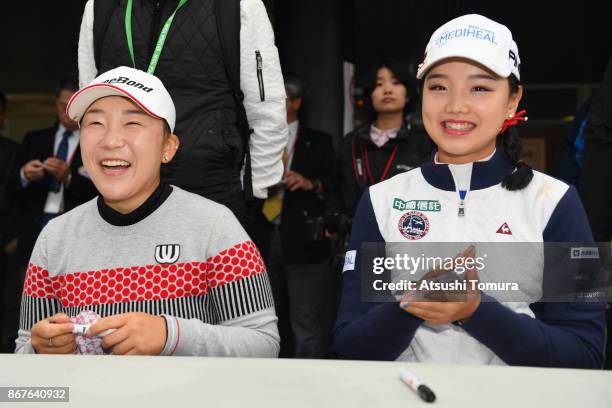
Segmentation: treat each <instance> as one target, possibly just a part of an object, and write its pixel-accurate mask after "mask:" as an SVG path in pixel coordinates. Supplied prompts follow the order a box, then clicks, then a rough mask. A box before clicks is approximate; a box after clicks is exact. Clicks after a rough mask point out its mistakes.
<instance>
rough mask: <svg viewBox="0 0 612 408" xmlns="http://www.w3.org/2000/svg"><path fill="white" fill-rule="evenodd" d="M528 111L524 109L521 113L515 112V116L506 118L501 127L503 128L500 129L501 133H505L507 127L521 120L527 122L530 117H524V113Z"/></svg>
mask: <svg viewBox="0 0 612 408" xmlns="http://www.w3.org/2000/svg"><path fill="white" fill-rule="evenodd" d="M525 113H527V111H526V110H525V109H523V110H522V111H520V112H519V113H517V114H515V115H514V116H512V117H511V118H509V119H506V120H504V124H503V125H502V127H501V130H500V131H499V133H504V132H505V131H506V129H508V128H509V127H510V126H514V125H516V124H518V123H519V121H522V122H526V121H527V119H529V118H528V117H526V116H525V117H523V115H524V114H525Z"/></svg>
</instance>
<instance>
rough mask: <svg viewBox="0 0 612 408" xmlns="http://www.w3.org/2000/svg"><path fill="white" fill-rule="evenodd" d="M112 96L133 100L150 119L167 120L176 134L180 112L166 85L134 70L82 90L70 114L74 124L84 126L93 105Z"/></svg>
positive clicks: (101, 79)
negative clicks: (83, 119) (176, 124)
mask: <svg viewBox="0 0 612 408" xmlns="http://www.w3.org/2000/svg"><path fill="white" fill-rule="evenodd" d="M111 95H115V96H124V97H126V98H129V99H131V100H132V101H133V102H134V103H135V104H136V105H138V106H139V107H140V108H141V109H142V110H143V111H145V112H146V113H147V114H148V115H150V116H152V117H154V118H156V119H162V120H165V121H166V122H167V123H168V126H169V127H170V131H171V132H173V131H174V125H175V123H176V110H175V108H174V102H172V97H171V96H170V94H169V93H168V91H167V90H166V88H165V87H164V84H163V83H162V81H160V80H159V78H157V77H156V76H154V75H151V74H149V73H146V72H144V71H140V70H137V69H134V68H130V67H119V68H115V69H111V70H110V71H106V72H105V73H103V74H102V75H100V76H98V77H97V78H96V79H94V80H93V81H92V82H91V83H90V84H89V85H87V86H86V87H84V88H81V89H79V90H78V91H77V92H76V93H75V94H74V95H72V98H70V101H69V102H68V107H67V108H66V112H67V113H68V116H69V117H70V118H71V119H72V120H74V121H75V122H80V121H81V118H82V117H83V115H84V114H85V112H86V111H87V109H88V108H89V107H90V106H91V104H92V103H94V102H95V101H97V100H98V99H100V98H103V97H105V96H111Z"/></svg>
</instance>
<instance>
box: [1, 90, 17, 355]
mask: <svg viewBox="0 0 612 408" xmlns="http://www.w3.org/2000/svg"><path fill="white" fill-rule="evenodd" d="M6 106H7V99H6V96H5V95H4V93H3V92H2V91H0V134H1V132H2V129H3V128H4V124H5V113H6ZM18 149H19V145H18V144H17V143H15V142H13V141H12V140H10V139H8V138H6V137H4V136H0V352H8V351H12V349H11V350H9V349H7V347H6V346H7V345H8V344H9V343H11V341H12V339H8V338H9V337H10V336H11V334H12V335H13V337H14V335H15V333H16V331H17V325H16V320H15V317H16V308H17V306H16V305H17V303H15V302H12V300H13V299H14V298H15V296H16V294H15V293H14V292H15V291H16V288H15V284H14V282H15V281H16V278H15V275H16V273H11V272H12V271H13V270H14V269H15V268H14V267H13V266H12V264H13V263H14V262H10V261H9V260H12V259H13V258H14V257H11V255H13V254H14V252H15V242H16V240H15V230H14V223H13V222H12V218H13V217H12V215H13V209H14V200H13V199H12V195H11V194H9V193H8V191H7V190H6V187H5V184H6V179H7V178H8V175H9V172H10V170H11V168H12V166H13V162H14V161H15V157H16V156H17V151H18ZM13 348H14V344H13Z"/></svg>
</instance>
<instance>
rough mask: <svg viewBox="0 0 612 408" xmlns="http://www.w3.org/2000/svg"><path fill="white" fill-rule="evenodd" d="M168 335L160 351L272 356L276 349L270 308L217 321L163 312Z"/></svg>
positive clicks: (278, 343) (163, 353) (273, 323)
mask: <svg viewBox="0 0 612 408" xmlns="http://www.w3.org/2000/svg"><path fill="white" fill-rule="evenodd" d="M164 318H165V319H166V328H167V333H168V338H167V341H166V345H165V347H164V349H163V350H162V352H161V355H166V356H167V355H174V356H208V357H213V356H214V357H258V358H276V357H278V353H279V350H280V337H279V335H278V328H277V326H276V324H277V320H278V319H277V317H276V314H275V313H274V308H269V309H264V310H260V311H258V312H255V313H250V314H247V315H245V316H241V317H239V318H236V319H232V320H228V321H225V322H222V323H220V324H219V325H212V324H206V323H204V322H202V321H201V320H198V319H181V318H178V317H174V316H168V315H164Z"/></svg>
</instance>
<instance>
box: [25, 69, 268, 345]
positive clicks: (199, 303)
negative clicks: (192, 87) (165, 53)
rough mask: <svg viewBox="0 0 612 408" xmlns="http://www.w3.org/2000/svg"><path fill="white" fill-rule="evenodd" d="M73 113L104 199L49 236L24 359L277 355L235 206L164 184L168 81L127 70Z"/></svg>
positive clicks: (258, 272) (81, 94)
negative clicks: (52, 356)
mask: <svg viewBox="0 0 612 408" xmlns="http://www.w3.org/2000/svg"><path fill="white" fill-rule="evenodd" d="M67 111H68V115H69V116H70V117H71V118H72V119H73V120H75V121H77V122H79V124H80V126H81V150H82V155H83V162H84V165H85V168H86V169H87V172H88V173H89V175H90V177H91V179H92V180H93V182H94V184H95V186H96V188H97V189H98V191H99V192H100V197H99V198H97V199H94V200H92V201H90V202H88V203H85V204H83V205H82V206H79V207H77V208H75V209H74V210H73V211H70V212H68V213H66V214H64V215H63V216H61V217H58V218H57V219H55V220H53V221H52V222H51V223H49V224H48V225H47V227H45V229H44V230H43V231H42V233H41V234H40V237H39V238H38V241H37V243H36V246H35V249H34V251H33V254H32V258H31V260H30V264H29V267H28V271H27V276H26V280H25V285H24V292H23V297H22V306H21V320H20V330H19V338H18V339H17V349H16V352H17V353H35V352H36V353H46V354H68V353H73V352H75V351H77V352H78V353H82V354H85V353H86V354H90V353H93V354H101V353H113V354H140V355H160V354H161V355H206V356H258V357H276V356H277V355H278V349H279V337H278V331H277V328H276V320H277V319H276V315H275V313H274V306H273V302H272V296H271V292H270V285H269V282H268V278H267V275H266V273H265V267H264V265H263V262H262V260H261V257H260V255H259V252H258V251H257V248H256V247H255V245H254V244H253V243H252V242H251V240H250V239H249V237H248V236H247V234H246V233H245V232H244V230H243V229H242V227H241V226H240V224H239V223H238V221H237V220H236V218H235V217H234V215H233V214H232V212H231V211H230V210H228V209H227V208H226V207H224V206H222V205H220V204H217V203H214V202H212V201H210V200H207V199H205V198H202V197H199V196H197V195H194V194H191V193H188V192H186V191H184V190H181V189H180V188H177V187H174V186H170V185H168V184H166V183H164V182H160V167H161V164H162V163H167V162H168V161H170V160H172V158H173V157H174V154H175V152H176V149H177V148H178V143H179V142H178V138H177V136H176V135H174V134H172V132H173V130H174V125H175V118H176V113H175V108H174V104H173V102H172V99H171V97H170V94H169V93H168V92H167V90H166V88H165V87H164V85H163V84H162V82H161V81H160V80H159V79H158V78H156V77H155V76H153V75H151V74H148V73H146V72H143V71H138V70H136V69H133V68H128V67H119V68H116V69H113V70H111V71H108V72H106V73H104V74H102V75H100V76H99V77H98V78H96V79H95V80H94V81H93V82H92V83H91V84H90V85H89V86H87V87H85V88H82V89H81V90H79V91H78V92H77V93H75V94H74V96H73V97H72V99H71V100H70V102H69V103H68V108H67Z"/></svg>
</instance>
